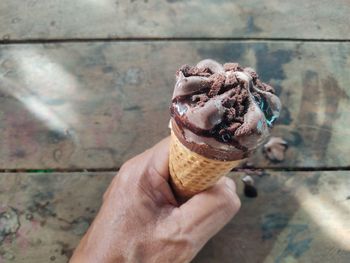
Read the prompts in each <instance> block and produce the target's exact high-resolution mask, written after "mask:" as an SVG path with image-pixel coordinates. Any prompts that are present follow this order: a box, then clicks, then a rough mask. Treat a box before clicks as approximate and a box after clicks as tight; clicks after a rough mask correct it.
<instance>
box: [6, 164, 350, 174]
mask: <svg viewBox="0 0 350 263" xmlns="http://www.w3.org/2000/svg"><path fill="white" fill-rule="evenodd" d="M119 169H120V168H95V169H48V168H46V169H0V174H1V173H78V172H86V173H88V172H118V171H119ZM261 170H264V171H272V172H330V171H350V166H345V167H254V168H238V169H235V170H232V171H233V172H245V171H261Z"/></svg>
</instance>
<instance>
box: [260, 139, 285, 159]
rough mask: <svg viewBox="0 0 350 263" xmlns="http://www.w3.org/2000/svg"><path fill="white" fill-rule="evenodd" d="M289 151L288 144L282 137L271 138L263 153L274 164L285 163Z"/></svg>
mask: <svg viewBox="0 0 350 263" xmlns="http://www.w3.org/2000/svg"><path fill="white" fill-rule="evenodd" d="M287 149H288V143H287V142H286V141H285V140H283V139H282V138H280V137H271V138H270V140H269V141H268V142H267V143H266V144H265V145H264V148H263V151H264V153H265V155H266V157H267V158H268V159H269V160H270V161H272V162H282V161H284V156H285V152H286V151H287Z"/></svg>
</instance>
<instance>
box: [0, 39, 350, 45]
mask: <svg viewBox="0 0 350 263" xmlns="http://www.w3.org/2000/svg"><path fill="white" fill-rule="evenodd" d="M180 41H198V42H201V41H207V42H209V41H246V42H250V41H254V42H267V41H268V42H317V43H318V42H324V43H334V42H345V43H348V42H350V39H327V38H319V39H317V38H311V39H305V38H262V37H256V38H251V37H250V38H245V37H239V38H231V37H227V38H212V37H198V38H196V37H175V38H164V37H127V38H122V37H115V38H66V39H60V38H57V39H56V38H52V39H40V38H38V39H36V38H33V39H2V40H0V45H15V44H50V43H85V42H180Z"/></svg>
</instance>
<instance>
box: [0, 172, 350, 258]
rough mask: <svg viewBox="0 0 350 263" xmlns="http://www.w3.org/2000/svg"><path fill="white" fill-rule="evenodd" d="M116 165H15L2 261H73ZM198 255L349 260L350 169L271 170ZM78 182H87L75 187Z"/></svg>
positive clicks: (0, 211)
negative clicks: (20, 168) (44, 169)
mask: <svg viewBox="0 0 350 263" xmlns="http://www.w3.org/2000/svg"><path fill="white" fill-rule="evenodd" d="M113 176H114V173H98V174H97V173H69V174H67V173H63V174H62V173H61V174H60V173H32V174H25V173H16V174H13V173H11V174H2V175H1V177H0V200H1V206H0V222H1V224H0V262H9V263H11V262H16V263H21V262H23V263H24V262H26V263H38V262H56V263H61V262H67V259H68V258H69V257H70V256H71V254H72V252H73V250H74V248H75V246H76V245H77V243H78V242H79V240H80V238H81V237H82V235H83V234H84V233H85V231H86V230H87V228H88V226H89V224H90V223H91V222H92V220H93V218H94V216H95V214H96V212H97V211H98V208H99V206H100V202H101V197H102V194H103V192H104V191H105V189H106V187H107V185H108V184H109V182H110V181H111V179H112V177H113ZM232 176H233V177H234V178H235V179H236V182H237V186H238V192H239V195H240V197H241V200H242V208H241V211H240V212H239V214H238V215H237V216H236V217H235V218H234V219H233V220H232V221H231V222H230V223H229V224H228V225H227V226H226V227H225V228H224V229H223V230H222V231H220V232H219V233H218V234H217V235H216V236H215V237H214V238H213V239H212V240H211V241H209V243H208V244H207V245H206V246H205V247H204V249H203V250H202V251H201V252H200V253H199V255H198V256H197V258H196V259H195V260H194V262H196V263H197V262H198V263H207V262H208V263H209V262H210V263H216V262H218V263H219V262H220V263H225V262H249V263H255V262H257V263H261V262H265V263H270V262H277V263H278V262H301V263H302V262H337V263H343V262H344V263H345V262H346V263H347V262H349V261H350V246H349V244H350V232H349V229H350V223H349V222H350V192H349V189H350V177H349V176H348V172H345V171H343V172H296V173H290V172H289V173H287V172H282V173H281V172H265V173H264V174H263V175H262V176H261V177H257V178H255V179H256V185H257V188H258V197H257V198H254V199H250V198H247V197H244V196H243V194H242V184H241V182H240V179H239V178H241V177H242V176H243V173H235V174H232ZM77 189H83V190H81V191H77Z"/></svg>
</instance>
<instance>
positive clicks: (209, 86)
mask: <svg viewBox="0 0 350 263" xmlns="http://www.w3.org/2000/svg"><path fill="white" fill-rule="evenodd" d="M176 79H177V82H176V85H175V89H174V93H173V97H172V105H171V115H172V121H171V125H172V130H173V131H174V133H175V135H176V137H177V138H178V139H179V140H180V141H181V142H182V143H183V144H184V145H185V146H186V147H187V148H189V149H190V150H192V151H194V152H196V153H198V154H200V155H203V156H205V157H208V158H210V159H218V160H225V161H228V160H238V159H243V158H245V157H247V156H248V155H249V153H250V152H251V151H252V150H254V149H255V148H256V147H257V146H258V145H260V144H261V143H262V142H263V141H264V140H265V139H266V137H267V136H268V135H269V128H270V127H272V125H273V123H274V121H275V120H276V119H277V118H278V117H279V113H280V110H281V102H280V100H279V98H278V97H277V96H276V95H275V94H274V89H273V88H272V87H271V86H269V85H267V84H265V83H263V82H262V81H261V80H260V79H259V77H258V75H257V73H256V72H255V71H254V70H253V69H252V68H249V67H246V68H244V67H242V66H240V65H239V64H237V63H226V64H224V65H221V64H219V63H218V62H216V61H214V60H210V59H206V60H202V61H200V62H199V63H198V64H197V65H196V66H194V67H191V66H188V65H184V66H182V67H181V68H180V69H179V70H178V71H177V74H176Z"/></svg>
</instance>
